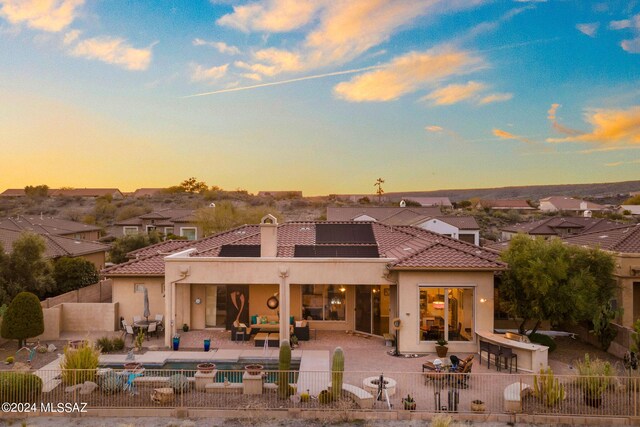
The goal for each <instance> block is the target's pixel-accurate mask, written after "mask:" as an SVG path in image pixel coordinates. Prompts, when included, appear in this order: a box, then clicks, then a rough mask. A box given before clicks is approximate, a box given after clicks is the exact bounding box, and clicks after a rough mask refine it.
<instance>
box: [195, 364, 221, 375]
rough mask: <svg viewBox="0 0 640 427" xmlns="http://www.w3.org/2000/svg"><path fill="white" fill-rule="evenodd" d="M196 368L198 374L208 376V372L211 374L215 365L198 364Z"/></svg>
mask: <svg viewBox="0 0 640 427" xmlns="http://www.w3.org/2000/svg"><path fill="white" fill-rule="evenodd" d="M196 368H197V369H198V372H202V373H203V374H208V373H209V372H212V371H213V370H214V369H216V365H215V363H199V364H198V366H196Z"/></svg>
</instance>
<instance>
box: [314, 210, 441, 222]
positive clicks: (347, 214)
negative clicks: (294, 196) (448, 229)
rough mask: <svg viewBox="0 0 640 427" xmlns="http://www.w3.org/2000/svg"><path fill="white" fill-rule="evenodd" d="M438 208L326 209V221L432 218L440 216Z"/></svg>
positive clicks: (381, 220) (383, 220)
mask: <svg viewBox="0 0 640 427" xmlns="http://www.w3.org/2000/svg"><path fill="white" fill-rule="evenodd" d="M440 213H441V212H440V208H439V207H431V206H430V207H405V208H401V207H399V206H353V207H343V208H342V207H341V208H339V207H328V208H327V221H353V220H354V219H356V218H359V217H361V216H364V215H366V216H368V217H370V218H373V219H374V220H376V221H379V222H385V221H386V220H387V219H389V218H391V217H393V216H396V215H398V214H401V217H402V218H406V217H409V216H411V217H413V218H415V217H432V216H438V215H440Z"/></svg>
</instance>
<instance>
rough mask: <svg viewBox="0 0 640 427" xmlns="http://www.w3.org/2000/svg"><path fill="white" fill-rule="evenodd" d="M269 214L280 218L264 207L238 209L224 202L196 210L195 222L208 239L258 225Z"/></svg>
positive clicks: (277, 214)
mask: <svg viewBox="0 0 640 427" xmlns="http://www.w3.org/2000/svg"><path fill="white" fill-rule="evenodd" d="M268 213H271V214H272V215H274V216H275V217H276V218H280V213H279V212H274V210H273V209H269V208H267V207H264V206H256V207H247V208H237V207H235V206H234V205H233V203H231V202H228V201H224V202H220V203H217V204H216V206H215V207H204V208H200V209H198V210H196V212H195V214H194V215H195V218H196V219H195V221H194V222H195V223H196V224H197V225H198V227H200V228H201V229H202V234H203V236H205V237H206V236H210V235H212V234H216V233H219V232H221V231H225V230H229V229H231V228H233V227H238V226H240V225H244V224H258V223H260V220H261V219H262V218H263V217H264V216H265V215H267V214H268Z"/></svg>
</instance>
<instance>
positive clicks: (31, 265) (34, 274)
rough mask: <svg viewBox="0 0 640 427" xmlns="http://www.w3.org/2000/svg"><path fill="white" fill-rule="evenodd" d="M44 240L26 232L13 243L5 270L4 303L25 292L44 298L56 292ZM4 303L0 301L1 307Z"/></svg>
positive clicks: (3, 271)
mask: <svg viewBox="0 0 640 427" xmlns="http://www.w3.org/2000/svg"><path fill="white" fill-rule="evenodd" d="M45 249H46V246H45V243H44V240H43V238H42V237H41V236H38V235H37V234H34V233H30V232H25V233H22V234H21V235H20V237H19V238H18V239H17V240H16V241H15V242H13V249H12V251H11V254H10V255H9V256H8V259H6V260H5V261H4V264H5V266H4V268H2V273H3V274H2V275H3V276H4V277H3V279H2V280H3V281H4V282H5V289H6V291H5V295H4V298H5V301H7V302H8V301H10V300H11V299H12V298H13V297H15V296H16V295H17V294H18V293H20V292H23V291H28V292H33V293H34V294H36V295H38V296H40V297H43V296H44V295H46V294H47V293H48V292H51V291H53V290H54V287H55V281H54V280H53V276H52V268H51V263H50V261H49V260H48V259H46V258H45V257H44V251H45ZM1 302H2V301H0V303H1Z"/></svg>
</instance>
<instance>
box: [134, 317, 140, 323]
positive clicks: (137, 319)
mask: <svg viewBox="0 0 640 427" xmlns="http://www.w3.org/2000/svg"><path fill="white" fill-rule="evenodd" d="M138 322H142V317H140V316H133V323H138Z"/></svg>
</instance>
